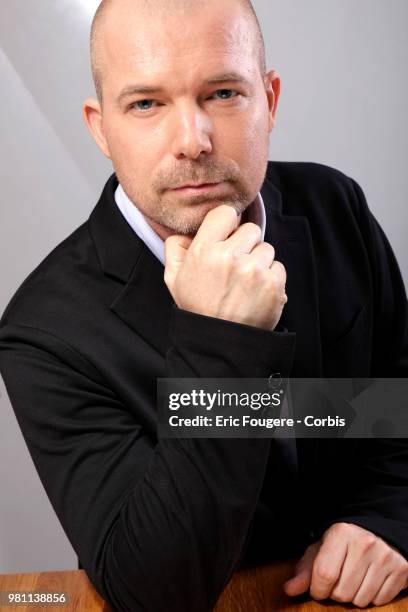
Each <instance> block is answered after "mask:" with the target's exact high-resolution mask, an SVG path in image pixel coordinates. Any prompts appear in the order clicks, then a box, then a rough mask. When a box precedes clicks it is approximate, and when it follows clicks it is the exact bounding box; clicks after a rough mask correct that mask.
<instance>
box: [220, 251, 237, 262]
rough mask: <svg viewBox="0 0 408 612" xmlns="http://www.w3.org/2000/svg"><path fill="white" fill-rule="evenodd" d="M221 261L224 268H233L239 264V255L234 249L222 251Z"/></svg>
mask: <svg viewBox="0 0 408 612" xmlns="http://www.w3.org/2000/svg"><path fill="white" fill-rule="evenodd" d="M220 259H221V262H222V264H223V265H224V266H233V265H235V264H236V263H237V259H238V257H237V255H236V253H235V252H234V251H233V250H232V249H226V248H224V249H222V251H221V253H220Z"/></svg>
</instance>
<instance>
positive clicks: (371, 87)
mask: <svg viewBox="0 0 408 612" xmlns="http://www.w3.org/2000/svg"><path fill="white" fill-rule="evenodd" d="M97 5H98V1H97V0H18V2H16V1H15V0H2V1H1V3H0V79H1V98H0V99H1V113H0V134H1V139H0V156H1V165H0V173H1V174H0V179H1V184H2V185H3V198H2V204H1V220H0V262H1V263H0V266H1V268H0V269H1V281H2V282H1V286H0V311H1V312H2V311H3V310H4V307H5V306H6V304H7V302H8V300H9V299H10V297H11V295H12V294H13V293H14V291H15V290H16V288H17V287H18V286H19V285H20V283H21V282H22V280H23V279H24V278H25V277H26V276H27V275H28V274H29V272H31V270H32V269H33V268H34V267H35V265H37V263H39V262H40V261H41V259H42V258H43V257H44V256H45V255H46V254H47V253H48V252H49V251H50V250H51V248H52V247H53V246H55V245H56V244H57V243H58V242H60V241H61V240H62V239H63V238H64V237H65V236H66V235H68V233H70V232H71V231H72V230H73V229H75V228H76V227H77V226H78V225H79V224H80V223H82V222H83V221H84V220H85V219H86V218H87V216H88V214H89V212H90V211H91V209H92V208H93V206H94V205H95V203H96V200H97V198H98V196H99V194H100V191H101V189H102V187H103V185H104V183H105V180H106V179H107V177H108V175H109V174H110V173H111V171H112V168H111V166H110V164H109V162H108V160H106V159H105V158H104V157H103V156H102V154H101V153H99V150H97V148H96V145H94V143H93V141H91V137H90V136H89V135H88V133H87V131H86V128H85V126H84V124H83V121H82V115H81V104H82V101H83V99H85V97H87V96H88V95H89V94H92V85H91V79H90V70H89V65H88V33H89V26H90V22H91V18H92V15H93V13H94V11H95V9H96V6H97ZM254 6H255V8H256V10H257V12H258V15H259V17H260V20H261V24H262V27H263V30H264V34H265V39H266V44H267V55H268V66H269V68H272V67H273V68H276V69H277V70H278V71H279V72H280V74H281V77H282V97H281V101H280V108H279V109H278V122H277V126H276V129H275V131H274V132H273V134H272V138H271V150H270V157H271V159H277V160H290V161H316V162H320V163H324V164H328V165H331V166H334V167H336V168H339V169H340V170H342V171H343V172H345V173H346V174H348V175H349V176H352V177H353V178H355V179H356V180H357V181H358V182H359V183H360V185H361V186H362V188H363V190H364V191H365V194H366V196H367V200H368V202H369V205H370V207H371V209H372V211H373V212H374V214H375V216H376V217H377V219H378V220H379V221H380V223H381V225H382V226H383V228H384V230H385V232H386V234H387V235H388V237H389V239H390V242H391V244H392V246H393V248H394V250H395V252H396V255H397V258H398V260H399V262H400V266H401V269H402V271H403V275H404V278H405V282H406V284H407V279H408V258H407V256H406V246H405V244H406V242H405V240H404V238H405V234H406V232H407V230H408V223H407V219H408V212H407V207H406V200H407V192H408V189H407V159H408V139H407V123H408V119H407V116H408V113H407V77H406V64H407V50H408V34H407V27H406V24H407V23H408V2H407V1H406V0H390V1H388V2H386V1H385V0H359V1H358V2H356V1H355V0H331V1H330V2H328V1H327V0H308V1H307V2H304V0H272V1H271V0H263V1H262V0H256V1H255V2H254ZM0 392H1V395H2V397H1V399H0V401H1V405H0V408H1V409H0V482H1V495H0V572H3V573H6V572H27V571H42V570H51V569H60V570H61V569H69V568H75V567H76V556H75V553H74V552H73V550H72V548H71V546H70V544H69V542H68V540H67V538H66V536H65V534H64V532H63V530H62V528H61V526H60V525H59V522H58V520H57V518H56V517H55V515H54V512H53V510H52V507H51V505H50V503H49V501H48V498H47V497H46V494H45V493H44V491H43V489H42V485H41V483H40V481H39V478H38V476H37V474H36V472H35V470H34V468H33V465H32V463H31V459H30V456H29V454H28V451H27V450H26V447H25V444H24V441H23V438H22V436H21V433H20V431H19V428H18V426H17V423H16V420H15V417H14V414H13V412H12V409H11V407H10V404H9V402H8V399H7V396H6V393H5V390H4V385H3V383H2V382H0Z"/></svg>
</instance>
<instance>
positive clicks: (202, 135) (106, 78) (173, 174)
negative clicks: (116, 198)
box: [85, 0, 279, 238]
mask: <svg viewBox="0 0 408 612" xmlns="http://www.w3.org/2000/svg"><path fill="white" fill-rule="evenodd" d="M136 4H137V5H139V8H140V6H141V4H140V3H138V2H137V3H136ZM143 4H144V3H143ZM191 4H193V3H191ZM117 5H118V6H117V7H115V9H114V10H113V11H112V12H111V14H110V15H109V16H108V17H107V20H106V24H105V25H104V31H103V112H102V117H101V121H100V132H101V136H100V138H99V142H98V144H99V145H100V146H101V148H102V150H103V151H104V153H105V154H106V155H108V157H110V158H111V160H112V163H113V167H114V169H115V172H116V174H117V177H118V179H119V181H120V183H121V185H122V186H123V188H124V190H125V192H126V193H127V195H128V196H129V198H130V199H131V200H132V201H133V202H134V203H135V204H136V205H137V207H138V208H139V209H140V210H141V212H142V213H143V214H144V215H145V216H146V217H147V219H148V221H149V222H150V224H151V225H152V226H153V227H154V228H155V229H156V231H158V230H160V231H159V233H160V234H161V235H162V237H164V238H165V237H167V235H170V234H171V233H183V234H193V233H195V232H196V231H197V229H198V228H199V226H200V224H201V222H202V220H203V218H204V216H205V215H206V213H207V212H208V211H209V210H210V209H211V208H214V207H215V206H218V205H219V204H221V203H226V204H229V205H231V206H233V207H234V208H235V209H236V210H237V213H241V212H242V211H243V210H245V208H246V207H247V206H248V205H249V204H250V203H251V202H252V201H253V199H254V198H255V196H256V194H257V193H258V191H259V189H260V187H261V185H262V183H263V180H264V177H265V172H266V166H267V160H268V143H269V132H270V131H271V129H272V125H273V118H272V109H271V107H273V106H274V105H275V109H276V102H277V97H278V95H279V83H278V84H277V85H276V83H275V87H274V89H275V96H274V94H273V93H272V87H271V86H269V94H268V95H267V93H266V91H265V83H266V82H265V81H264V79H263V76H262V75H261V72H260V67H259V60H258V56H257V53H256V51H255V49H254V45H253V42H252V34H251V26H250V24H249V23H248V19H247V18H246V17H245V15H244V14H243V12H242V9H241V8H240V7H239V5H238V3H236V2H234V1H233V0H223V2H216V1H209V2H207V3H206V4H205V9H203V10H197V9H195V10H193V9H192V8H191V7H189V8H188V10H186V11H185V12H183V11H182V10H181V9H180V8H179V9H177V10H176V11H173V12H170V11H166V10H165V9H161V10H159V11H157V13H156V14H155V13H154V12H153V11H151V10H150V12H149V10H148V9H147V8H146V5H144V8H143V10H135V3H134V2H128V1H124V0H122V2H121V3H117ZM276 80H277V81H278V79H276ZM140 88H148V89H142V90H141V91H139V89H140ZM85 108H86V107H85ZM273 112H274V111H273ZM94 135H95V134H94ZM102 141H103V142H102ZM192 184H194V185H196V186H197V185H198V184H201V185H202V184H211V185H210V186H208V185H207V187H206V186H205V185H204V186H202V187H198V188H196V189H191V188H190V189H188V188H184V189H177V188H180V187H181V186H183V185H192Z"/></svg>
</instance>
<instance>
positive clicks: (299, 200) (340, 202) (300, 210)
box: [265, 161, 365, 216]
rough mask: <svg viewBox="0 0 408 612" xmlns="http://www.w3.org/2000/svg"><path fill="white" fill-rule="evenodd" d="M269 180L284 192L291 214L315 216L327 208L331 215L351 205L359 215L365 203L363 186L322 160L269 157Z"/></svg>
mask: <svg viewBox="0 0 408 612" xmlns="http://www.w3.org/2000/svg"><path fill="white" fill-rule="evenodd" d="M268 183H269V184H272V185H273V186H274V187H275V188H276V189H278V191H279V192H280V194H281V197H282V204H283V212H284V213H287V214H300V215H305V216H309V215H312V216H313V215H314V214H316V213H318V214H321V213H322V211H324V213H325V214H327V215H328V216H330V215H331V214H332V213H334V214H336V215H337V213H338V212H339V209H345V208H347V209H348V210H349V212H350V213H351V214H352V215H353V216H358V215H359V208H360V206H361V204H362V203H363V202H362V201H361V199H362V192H361V189H360V187H359V185H358V184H357V183H356V181H355V180H354V179H353V178H351V177H349V176H347V175H346V174H345V173H344V172H342V171H341V170H338V169H336V168H333V167H331V166H327V165H324V164H320V163H315V162H286V161H269V162H268V167H267V172H266V176H265V184H266V185H268ZM359 196H360V198H359ZM364 203H365V202H364Z"/></svg>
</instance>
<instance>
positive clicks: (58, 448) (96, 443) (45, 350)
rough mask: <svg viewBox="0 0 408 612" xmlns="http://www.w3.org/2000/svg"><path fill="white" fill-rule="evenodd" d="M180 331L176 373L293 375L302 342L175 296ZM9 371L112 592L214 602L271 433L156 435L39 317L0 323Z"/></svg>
mask: <svg viewBox="0 0 408 612" xmlns="http://www.w3.org/2000/svg"><path fill="white" fill-rule="evenodd" d="M170 338H171V343H170V349H169V350H168V353H167V355H166V370H167V376H169V377H213V376H218V377H239V376H249V377H264V376H269V375H270V374H271V373H273V372H275V371H279V372H281V373H282V374H283V375H288V374H289V371H290V367H291V362H292V358H293V352H294V343H295V334H291V333H278V332H270V331H265V330H261V329H257V328H254V327H250V326H246V325H240V324H237V323H232V322H228V321H223V320H219V319H215V318H211V317H204V316H200V315H197V314H193V313H190V312H187V311H184V310H181V309H177V308H176V307H174V308H173V312H172V320H171V327H170ZM0 370H1V373H2V375H3V378H4V381H5V385H6V388H7V391H8V394H9V397H10V400H11V403H12V406H13V408H14V411H15V414H16V417H17V420H18V422H19V425H20V427H21V430H22V433H23V435H24V438H25V441H26V443H27V446H28V449H29V451H30V454H31V457H32V459H33V462H34V464H35V467H36V469H37V471H38V473H39V476H40V478H41V481H42V483H43V485H44V488H45V490H46V493H47V495H48V497H49V499H50V501H51V503H52V505H53V507H54V509H55V511H56V514H57V516H58V518H59V520H60V522H61V524H62V526H63V528H64V530H65V533H66V534H67V536H68V538H69V540H70V542H71V544H72V546H73V548H74V550H75V551H76V552H77V554H78V555H79V558H80V561H81V564H82V566H83V568H84V569H85V571H86V572H87V574H88V576H89V578H90V580H91V581H92V583H93V584H94V585H95V587H96V589H97V590H98V591H99V592H100V593H101V595H102V596H103V597H104V598H105V600H106V601H107V602H108V603H109V604H110V605H111V606H112V607H113V608H114V609H115V610H119V611H131V612H135V611H136V610H152V611H154V612H160V611H162V610H163V611H166V612H169V611H173V610H174V611H177V612H183V611H186V612H187V611H188V612H192V611H193V610H194V612H200V611H206V610H211V609H212V607H213V606H214V604H215V603H216V600H217V599H218V597H219V595H220V593H221V592H222V590H223V588H224V586H225V585H226V583H227V582H228V579H229V577H230V575H231V573H232V572H233V570H234V568H235V566H236V564H237V562H238V561H239V558H240V554H241V551H242V549H243V546H244V545H245V539H246V536H247V532H248V529H249V526H250V522H251V519H252V516H253V513H254V510H255V506H256V503H257V499H258V496H259V492H260V488H261V486H262V482H263V478H264V472H265V468H266V463H267V458H268V454H269V448H270V442H271V441H270V440H269V439H259V438H258V439H173V438H172V439H161V440H160V441H159V442H158V443H155V442H154V441H152V440H151V439H150V438H148V437H147V436H146V434H145V432H144V431H143V428H142V427H141V425H140V423H139V422H137V421H136V420H135V419H134V417H133V416H132V412H131V411H130V410H129V409H128V407H127V406H125V405H123V404H122V403H121V402H120V401H119V400H118V399H117V397H115V394H114V393H113V392H112V390H110V389H109V388H107V386H106V384H105V381H104V380H103V379H102V377H101V376H100V374H99V372H98V371H97V370H96V369H95V367H94V365H93V364H91V363H90V362H89V361H87V360H86V359H85V358H84V357H83V356H82V355H81V354H79V353H78V352H77V350H75V349H74V348H73V347H71V346H70V345H69V344H67V343H66V342H65V341H64V340H63V339H60V338H56V337H55V336H53V335H52V334H50V333H48V332H47V331H44V330H42V329H36V328H32V327H27V326H23V325H18V324H11V323H9V324H7V325H4V326H3V327H2V328H0ZM137 401H138V398H135V402H137ZM150 408H151V410H156V406H154V405H152V406H151V407H150Z"/></svg>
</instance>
